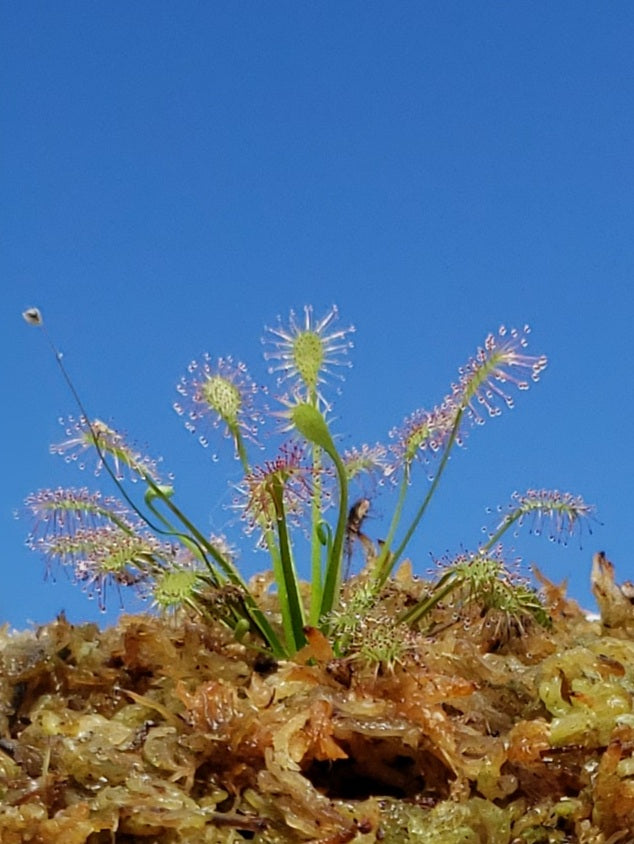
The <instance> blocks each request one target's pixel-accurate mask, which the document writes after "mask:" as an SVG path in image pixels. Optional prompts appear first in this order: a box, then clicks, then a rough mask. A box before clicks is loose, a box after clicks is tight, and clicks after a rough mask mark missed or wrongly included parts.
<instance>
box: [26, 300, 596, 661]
mask: <svg viewBox="0 0 634 844" xmlns="http://www.w3.org/2000/svg"><path fill="white" fill-rule="evenodd" d="M24 318H25V319H26V321H27V322H28V323H29V324H31V325H34V326H37V327H38V328H39V329H40V330H42V331H44V332H45V336H46V338H47V340H48V343H49V345H50V347H51V349H52V351H53V354H54V355H55V358H56V360H57V363H58V365H59V367H60V369H61V372H62V374H63V376H64V378H65V380H66V382H67V384H68V386H69V388H70V391H71V393H72V395H73V398H74V401H75V404H76V406H77V411H78V413H77V414H76V416H75V417H69V418H68V420H67V421H66V439H65V441H64V442H62V443H60V444H57V445H54V446H52V448H51V450H52V452H53V453H56V454H60V455H63V456H64V457H65V459H66V460H68V461H76V462H77V463H78V464H79V465H80V466H82V467H83V466H84V465H86V463H87V461H88V460H89V459H90V458H91V456H92V458H93V459H94V460H95V461H96V474H99V473H101V475H102V477H105V476H106V475H107V476H109V479H110V481H111V482H112V483H113V484H114V487H115V489H116V493H117V495H116V496H110V495H108V496H106V495H104V494H102V493H101V492H100V491H98V490H89V489H88V488H86V487H84V486H82V487H79V488H73V489H54V490H51V489H47V490H42V491H40V492H37V493H35V494H33V495H31V496H29V498H28V499H27V501H26V504H27V507H28V510H29V511H30V513H31V514H32V517H33V527H32V530H31V532H30V534H29V537H28V544H29V546H30V547H31V548H32V549H33V550H35V551H38V552H40V553H41V554H42V555H43V556H44V559H45V561H46V566H47V570H50V569H51V568H52V567H53V566H56V565H60V564H61V566H63V567H66V568H67V569H68V570H70V571H71V573H72V577H73V579H74V580H76V581H77V582H78V583H79V584H81V585H82V586H83V587H84V588H85V589H86V590H87V591H88V592H89V593H91V594H96V595H97V596H98V598H99V600H100V603H101V604H102V605H103V602H104V600H105V594H106V591H107V590H108V589H110V588H112V587H115V588H116V589H119V590H120V589H121V588H122V587H130V588H133V589H135V590H137V591H138V592H139V593H141V594H142V595H143V596H144V597H147V599H148V600H150V601H151V603H152V605H153V606H154V607H155V608H157V609H158V610H160V611H165V612H175V613H179V612H182V611H186V610H190V611H193V612H195V613H197V614H199V615H200V616H202V617H203V618H206V619H209V620H210V621H211V620H216V621H220V622H221V623H223V624H224V625H226V626H227V627H228V628H230V629H231V630H232V631H233V633H234V634H235V636H236V638H237V639H239V640H240V641H242V642H243V643H245V644H246V645H248V646H250V647H253V648H257V649H260V650H263V651H265V652H267V653H270V654H271V655H272V656H273V657H274V658H277V659H281V658H289V657H292V656H293V655H294V654H296V653H297V652H298V651H300V650H302V649H304V648H307V647H308V643H309V642H312V643H313V644H314V641H315V636H317V637H318V638H319V639H320V640H321V641H322V642H326V643H327V647H328V648H329V649H330V652H331V653H332V654H334V655H337V656H345V655H347V654H349V653H350V652H352V651H353V650H354V648H355V647H359V642H360V641H363V642H364V643H365V648H366V653H367V654H369V655H370V656H371V657H372V656H374V657H375V658H376V659H377V660H379V661H381V660H387V661H388V662H389V661H391V660H392V659H398V653H399V649H398V646H397V645H395V642H397V638H395V637H392V639H390V637H389V635H386V633H385V627H386V624H387V625H388V626H391V627H392V628H393V629H399V630H401V631H405V633H403V634H402V640H403V641H404V640H405V638H406V636H407V631H408V630H411V631H412V632H415V631H416V630H421V629H425V626H426V625H427V624H428V623H429V618H430V614H431V613H432V611H433V610H434V608H437V607H439V606H442V605H443V602H447V601H449V600H451V601H452V602H453V605H454V608H457V610H458V611H460V610H462V611H467V610H468V608H469V606H470V605H471V604H473V603H474V602H478V604H479V606H481V607H482V606H483V607H484V608H485V609H487V608H493V609H495V610H497V611H499V612H501V613H503V614H505V616H506V617H507V618H508V619H512V620H514V621H515V622H516V623H517V624H520V625H521V624H523V623H526V622H527V621H528V622H530V623H537V624H543V625H547V624H548V623H549V618H548V614H547V612H546V610H545V608H544V607H543V605H542V603H541V602H540V600H539V597H538V595H537V594H536V592H535V591H534V589H533V588H532V587H531V586H530V585H529V584H528V583H527V582H526V581H525V580H524V579H521V578H518V577H517V576H516V575H515V574H513V573H512V572H511V571H510V569H509V567H507V565H506V564H505V562H504V557H503V551H502V546H501V540H502V538H503V536H504V534H505V533H506V532H507V531H509V530H510V529H513V530H515V529H517V527H519V526H521V525H522V524H523V523H526V522H528V523H529V525H530V527H531V529H532V530H533V531H535V532H541V531H544V530H545V531H546V532H548V534H549V535H550V537H551V538H554V539H565V537H566V536H568V535H570V534H571V533H572V532H573V531H574V530H575V529H576V527H577V526H578V525H579V523H580V520H581V519H582V518H584V517H586V516H588V515H589V514H590V511H591V508H590V507H589V506H588V505H586V504H585V503H584V502H583V500H582V499H581V498H579V497H577V496H574V495H571V494H569V493H561V492H558V491H550V490H528V491H527V492H525V493H522V494H519V493H515V494H514V496H513V498H512V500H511V502H510V504H509V505H508V506H507V507H506V508H501V510H500V512H501V517H500V520H499V523H498V524H497V525H495V526H494V528H493V529H492V530H491V532H490V533H489V535H488V538H487V540H486V541H485V542H483V543H480V544H479V546H478V547H477V548H476V550H474V551H473V552H472V553H469V554H462V555H460V556H459V557H458V558H456V559H455V560H452V561H449V562H448V563H447V564H446V565H445V566H444V567H443V568H442V570H441V571H440V572H439V574H438V576H437V577H436V578H435V579H434V580H433V581H432V582H430V583H421V586H420V589H419V590H418V592H417V594H415V595H411V594H410V595H409V596H408V598H407V600H406V601H403V602H402V604H401V605H400V608H399V610H398V612H396V615H394V613H393V610H389V611H387V613H385V614H384V616H383V617H382V616H381V614H380V613H378V614H377V613H376V608H377V607H379V606H381V604H382V602H384V601H386V596H389V595H391V594H393V593H394V590H395V589H397V588H398V578H396V579H395V574H396V572H397V567H398V566H400V564H401V563H403V562H404V561H405V557H404V555H405V552H406V550H407V548H408V545H409V543H410V541H411V539H412V536H413V535H414V533H415V532H416V531H417V530H418V529H419V527H420V525H421V522H422V521H423V519H424V517H425V514H426V511H427V509H428V506H429V503H430V501H431V499H432V497H433V496H434V493H435V492H436V489H437V488H438V484H439V482H440V480H441V477H442V475H443V473H444V471H445V468H446V466H447V461H448V459H449V456H450V454H451V452H452V450H453V449H454V447H455V446H456V445H459V444H460V442H461V440H462V439H463V437H464V435H465V432H466V429H467V428H468V427H469V426H471V425H482V424H483V423H484V421H485V420H486V419H487V417H490V416H498V415H499V414H500V413H501V412H502V411H503V410H504V409H505V408H510V407H512V406H513V404H514V400H515V394H516V393H517V392H521V391H525V390H527V389H528V388H529V386H530V384H531V383H532V382H536V381H538V380H539V377H540V374H541V373H542V371H543V370H544V368H545V367H546V363H547V361H546V358H545V357H544V356H532V355H529V354H527V351H526V349H527V345H528V334H529V330H528V328H527V327H524V328H523V329H521V330H515V329H513V330H507V329H505V328H501V329H500V330H499V331H498V332H497V333H495V334H489V335H488V336H487V338H486V339H485V342H484V344H483V345H482V347H481V348H479V349H478V350H477V352H476V354H475V355H474V356H473V357H472V358H471V359H469V360H468V361H467V363H466V364H465V365H464V366H463V367H462V368H461V369H460V370H459V375H458V378H457V380H456V382H455V383H454V384H452V385H451V388H450V390H449V391H448V394H447V395H446V396H445V397H444V398H443V399H442V401H441V402H440V403H439V404H437V405H435V406H432V407H430V408H428V409H417V410H414V411H413V412H412V413H411V414H410V415H409V416H408V417H407V418H406V419H405V420H404V421H403V422H402V424H400V425H397V426H396V427H395V428H394V429H393V430H392V431H391V432H390V441H389V443H387V444H377V445H374V446H369V445H367V444H364V445H360V446H358V447H356V448H352V449H349V450H347V451H343V452H342V451H340V450H339V449H338V448H337V446H336V444H335V434H334V432H333V430H332V428H333V423H332V422H331V410H332V393H333V390H332V382H333V381H336V380H341V378H342V375H341V371H342V369H343V368H345V367H347V366H349V365H350V362H349V354H350V351H351V349H352V343H351V340H350V335H351V333H352V331H353V329H352V328H340V327H339V326H338V313H337V309H336V308H334V307H333V308H332V309H331V310H329V311H328V312H327V313H326V315H325V316H323V317H322V318H320V319H317V318H316V317H315V315H314V313H313V309H312V308H311V307H305V308H304V310H303V313H302V315H301V318H300V317H299V316H298V315H296V314H295V313H293V312H291V315H290V319H289V321H288V323H284V322H283V321H282V320H279V319H278V322H277V324H276V325H274V326H273V327H271V328H268V329H266V335H265V338H264V347H265V351H264V357H265V359H266V360H267V361H268V364H269V374H270V375H271V376H272V378H273V380H274V386H273V388H272V389H271V390H270V391H267V393H265V392H264V391H263V390H262V389H261V388H259V387H258V386H257V385H256V383H255V382H254V381H253V380H252V379H251V377H250V376H249V373H248V371H247V368H246V367H245V366H244V365H243V364H242V363H239V362H236V361H235V360H234V359H232V358H230V357H220V358H214V357H211V356H210V355H208V354H205V355H203V356H202V357H201V358H200V359H198V360H195V361H192V362H191V363H190V364H189V366H188V367H187V369H186V372H185V374H184V375H183V376H182V378H181V379H180V381H179V382H178V384H177V388H176V389H177V400H176V401H175V402H174V409H175V411H176V412H177V413H178V414H179V416H180V417H181V418H182V420H183V422H184V424H185V427H186V428H187V429H188V430H189V431H191V432H193V433H194V434H195V435H196V436H197V437H198V439H199V440H200V442H201V444H202V445H204V446H207V445H208V444H209V441H210V439H211V438H213V437H221V436H222V435H224V437H225V444H226V447H227V448H229V449H231V450H232V451H233V453H234V455H235V458H236V460H238V461H239V463H240V466H241V471H242V473H243V477H242V481H241V482H240V483H239V484H238V485H237V487H236V488H235V489H234V503H233V506H234V507H235V508H236V509H237V510H238V511H239V512H240V515H241V521H242V525H243V527H244V531H245V533H246V534H247V535H248V536H249V537H250V538H251V539H252V541H253V543H254V545H257V546H259V547H261V548H264V549H265V550H266V552H267V553H268V555H269V557H270V573H269V574H268V575H266V576H260V577H256V578H253V579H252V580H251V581H247V580H246V579H245V577H244V576H243V574H242V573H241V571H240V569H239V567H238V566H237V564H236V563H235V561H234V555H233V552H232V550H231V547H230V545H229V543H228V541H227V540H226V539H225V538H224V537H220V536H209V535H207V534H205V533H204V532H203V531H201V530H200V529H199V528H198V527H197V526H196V525H195V524H194V523H193V522H192V521H191V520H190V519H189V518H188V516H187V515H186V514H185V513H184V512H183V510H182V509H181V507H180V506H179V504H178V499H177V495H176V491H175V487H174V485H173V483H172V482H171V481H169V482H168V481H166V479H165V478H163V477H162V474H161V470H160V466H159V462H158V461H155V460H153V459H151V458H149V457H147V456H146V455H144V454H142V453H141V452H140V451H139V450H138V449H137V448H136V447H135V446H134V445H132V444H131V443H130V442H129V441H128V440H127V438H126V437H124V436H123V435H122V434H121V433H119V432H118V431H116V430H114V429H113V428H112V427H110V426H109V425H106V424H105V423H104V422H103V421H101V420H99V419H96V418H94V417H91V416H90V415H89V414H88V412H87V411H86V409H85V406H84V404H83V401H82V399H81V398H80V396H79V395H78V393H77V391H76V389H75V387H74V385H73V382H72V380H71V379H70V377H69V374H68V371H67V369H66V366H65V364H64V363H63V362H62V358H61V355H60V354H59V352H58V351H57V349H56V347H55V345H54V343H53V342H52V340H51V339H50V336H49V334H48V333H47V332H46V327H45V325H44V322H43V320H42V316H41V314H40V312H39V310H38V309H37V308H30V309H29V310H27V311H26V312H25V313H24ZM270 396H275V398H274V399H272V398H270ZM267 423H268V424H269V425H272V426H274V427H275V428H276V430H277V431H278V432H280V433H282V434H283V435H284V436H285V440H284V442H283V444H282V446H281V447H280V448H279V450H278V451H277V453H275V454H273V455H270V456H269V457H268V458H266V459H262V448H261V445H260V441H261V432H262V428H263V426H265V425H266V424H267ZM419 463H422V464H424V466H425V471H419V467H418V466H417V464H419ZM213 469H217V465H216V464H212V470H213ZM365 475H368V476H371V477H373V478H374V482H375V483H380V484H383V485H384V487H386V488H387V489H389V490H391V491H392V493H393V496H394V499H395V503H394V508H393V511H392V515H391V520H390V522H389V526H388V528H387V533H386V535H385V537H384V538H383V539H381V540H377V541H374V540H373V539H371V538H370V537H369V536H367V535H366V533H365V531H364V527H365V525H364V520H365V518H366V516H367V514H368V511H369V508H370V501H369V499H367V498H359V499H356V500H355V499H353V498H352V496H351V493H350V488H351V486H352V484H353V483H357V482H358V481H359V479H360V478H363V476H365ZM168 480H169V479H168ZM130 481H136V482H137V484H136V486H134V487H131V486H130ZM408 498H412V499H413V500H414V503H415V506H414V508H413V512H414V515H413V517H411V518H409V517H408V518H407V519H406V518H405V515H404V514H405V512H410V510H411V509H412V508H409V509H408V510H407V511H406V508H405V503H406V500H407V499H408ZM355 545H358V546H359V547H360V548H361V549H362V552H363V556H364V560H365V562H364V566H363V570H362V572H361V573H360V574H359V575H357V576H356V578H355V579H354V585H353V587H351V586H350V581H349V580H348V578H347V567H348V562H349V558H350V554H351V551H352V548H353V546H355ZM300 570H301V571H306V570H308V571H309V572H310V576H309V580H308V583H305V582H303V581H302V580H301V579H300V577H299V574H298V572H299V571H300ZM458 614H459V613H456V612H455V613H454V615H455V616H456V617H457V615H458ZM388 616H389V619H388ZM377 619H378V620H379V621H377ZM386 619H387V621H386ZM373 625H374V627H373ZM377 630H379V634H377Z"/></svg>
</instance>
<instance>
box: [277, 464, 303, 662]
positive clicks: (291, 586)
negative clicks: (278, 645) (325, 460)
mask: <svg viewBox="0 0 634 844" xmlns="http://www.w3.org/2000/svg"><path fill="white" fill-rule="evenodd" d="M270 491H271V498H272V499H273V506H274V507H275V519H276V526H277V535H278V540H279V551H280V569H281V579H278V583H277V588H278V593H279V600H280V607H281V610H282V622H283V624H284V631H285V633H286V636H287V641H288V643H289V645H290V647H291V651H292V653H295V652H296V651H297V650H299V648H301V647H303V646H304V645H305V644H306V637H305V635H304V624H305V621H304V608H303V606H302V601H301V597H300V594H299V583H298V580H297V573H296V571H295V566H294V564H293V557H292V552H291V545H290V541H289V536H288V526H287V524H286V513H285V511H284V485H283V482H282V481H281V480H280V479H279V478H277V477H274V478H273V480H272V482H271V488H270Z"/></svg>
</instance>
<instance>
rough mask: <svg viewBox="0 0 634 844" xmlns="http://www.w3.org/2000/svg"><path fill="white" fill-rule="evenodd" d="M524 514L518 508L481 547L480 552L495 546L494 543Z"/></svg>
mask: <svg viewBox="0 0 634 844" xmlns="http://www.w3.org/2000/svg"><path fill="white" fill-rule="evenodd" d="M523 514H524V510H523V509H522V508H521V507H518V508H517V509H516V510H515V511H514V512H513V513H512V514H511V515H510V516H509V517H508V518H507V519H505V520H504V522H503V523H502V524H501V525H500V527H499V528H498V529H497V530H496V532H495V533H494V534H493V536H492V537H491V538H490V539H489V541H488V542H487V543H486V544H485V545H483V546H482V548H481V551H482V552H484V551H490V550H491V548H493V546H494V545H495V543H496V542H497V541H498V540H499V539H500V537H501V536H503V535H504V534H505V533H506V531H507V530H508V529H509V528H510V527H511V525H512V524H514V523H515V522H516V521H517V520H518V519H519V518H521V516H522V515H523Z"/></svg>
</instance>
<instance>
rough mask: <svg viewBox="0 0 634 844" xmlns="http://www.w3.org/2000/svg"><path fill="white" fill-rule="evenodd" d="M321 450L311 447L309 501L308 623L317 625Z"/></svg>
mask: <svg viewBox="0 0 634 844" xmlns="http://www.w3.org/2000/svg"><path fill="white" fill-rule="evenodd" d="M321 465H322V460H321V448H320V447H319V446H318V445H313V470H314V480H313V495H312V501H311V548H310V616H309V617H310V623H311V625H315V624H317V621H318V620H319V609H320V607H321V595H322V585H323V584H322V571H321V556H322V547H323V546H322V542H321V539H320V536H319V525H320V522H321Z"/></svg>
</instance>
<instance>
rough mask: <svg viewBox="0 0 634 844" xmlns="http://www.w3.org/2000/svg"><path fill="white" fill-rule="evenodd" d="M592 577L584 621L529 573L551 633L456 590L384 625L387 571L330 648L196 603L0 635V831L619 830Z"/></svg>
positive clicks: (509, 835)
mask: <svg viewBox="0 0 634 844" xmlns="http://www.w3.org/2000/svg"><path fill="white" fill-rule="evenodd" d="M594 583H595V591H596V594H597V598H598V599H599V603H600V606H601V610H602V613H603V623H602V622H601V621H600V620H598V621H589V620H588V619H587V618H586V616H585V615H584V613H582V612H581V610H580V609H579V608H578V607H577V605H576V604H574V602H572V601H570V600H568V599H566V598H565V596H564V595H563V591H562V590H561V589H559V588H558V587H556V586H554V585H552V584H549V583H547V582H544V584H543V592H544V598H545V607H546V609H547V611H548V613H549V615H550V618H551V619H552V624H551V625H550V626H549V627H544V626H542V625H540V624H538V623H537V622H536V621H535V620H534V619H532V618H530V617H527V618H526V619H524V620H522V619H518V618H515V617H513V618H510V617H508V616H507V615H505V614H504V613H501V612H500V611H499V610H497V609H495V608H488V609H482V608H478V607H477V606H474V605H473V604H472V603H468V604H465V608H461V607H459V606H458V607H457V606H456V605H455V603H454V604H446V605H439V606H437V607H436V608H435V609H434V613H433V615H432V617H431V618H428V619H426V626H425V628H424V629H421V630H419V631H418V632H412V631H411V630H410V631H408V632H407V633H406V632H405V631H404V630H401V629H400V628H398V627H396V628H392V630H391V631H390V626H389V618H390V617H392V618H393V617H395V615H396V612H395V608H396V607H397V606H398V605H400V606H401V607H406V606H407V605H408V603H410V602H411V601H412V600H413V599H414V598H419V596H420V595H421V592H422V590H424V584H423V583H422V582H421V581H418V580H416V579H415V578H412V577H411V575H409V573H408V571H407V569H405V570H403V571H402V572H401V573H400V574H399V576H398V577H397V578H396V579H395V581H393V584H392V586H391V587H390V589H389V590H387V594H386V596H385V598H384V599H383V602H382V604H383V605H381V604H379V605H378V607H377V608H376V609H375V610H374V611H373V612H374V615H373V616H371V617H370V616H369V617H368V619H367V624H366V626H365V628H364V626H363V625H361V627H360V628H359V629H360V630H361V631H363V629H365V630H366V632H367V637H368V641H369V642H370V647H368V648H366V649H364V647H363V641H362V636H361V637H360V638H359V641H358V642H356V643H355V642H352V644H351V648H350V651H349V655H348V656H347V657H346V658H345V659H337V658H336V657H335V656H334V654H333V652H332V650H331V648H330V646H329V644H328V641H327V639H326V638H325V637H324V635H323V634H322V633H319V632H317V631H315V630H308V631H307V638H308V645H307V646H306V647H305V648H304V649H303V650H301V651H300V652H299V653H298V654H297V656H296V657H295V658H294V659H293V660H292V661H285V662H278V663H275V662H273V661H272V660H270V659H269V658H267V657H266V656H265V655H264V654H263V653H262V652H258V651H256V650H254V649H253V648H248V647H247V646H245V645H243V644H238V643H236V642H235V641H234V640H233V639H232V638H231V637H230V635H229V634H228V633H226V632H225V631H224V630H223V629H221V628H220V627H217V628H216V627H214V626H213V625H210V624H208V623H202V622H201V621H199V620H196V619H195V618H194V617H193V616H192V617H185V616H182V617H176V618H170V619H166V620H161V619H158V618H154V617H151V616H147V617H146V616H142V617H127V618H123V619H122V620H121V621H120V622H119V624H118V625H117V626H116V627H114V628H111V629H108V630H105V631H103V632H101V631H99V629H98V628H97V627H96V626H93V625H83V626H80V627H74V626H72V625H71V624H69V623H68V622H67V621H66V620H65V619H64V618H59V619H58V620H57V621H56V622H54V623H52V624H50V625H47V626H45V627H42V628H40V629H38V630H37V631H35V632H32V633H20V634H14V633H11V634H10V633H9V632H8V631H4V632H2V633H0V668H1V677H0V736H1V738H0V842H2V844H19V843H20V842H35V843H36V844H55V843H56V842H59V844H84V842H86V843H87V844H101V842H103V844H110V842H121V843H122V844H123V842H136V841H139V842H157V843H158V842H161V844H163V842H165V844H172V842H173V844H176V843H177V842H179V844H180V842H183V844H198V842H204V843H205V844H211V842H222V844H233V842H243V841H245V840H250V841H254V842H257V843H258V844H284V842H295V841H297V842H300V841H313V842H320V844H343V842H359V844H371V843H372V842H383V844H397V842H398V844H400V842H403V843H404V844H408V843H409V844H414V842H420V844H423V842H425V844H426V842H430V841H431V842H434V844H476V843H480V842H481V844H485V842H486V844H511V842H513V843H514V842H526V844H535V842H572V841H579V842H586V844H613V842H617V841H618V842H624V841H632V840H634V839H633V835H634V832H633V831H634V755H633V750H634V705H633V700H634V638H633V637H632V628H631V622H632V618H633V617H634V616H633V615H632V611H631V604H630V605H629V609H628V606H627V605H626V604H625V603H621V598H622V597H625V598H626V599H627V591H625V592H624V591H622V590H617V589H616V587H615V586H614V582H613V579H612V578H611V569H610V568H609V564H608V563H607V561H605V560H604V559H603V558H597V559H596V560H595V578H594ZM354 589H355V585H354V582H351V583H350V584H349V585H348V586H347V589H346V591H347V593H348V594H349V595H350V596H352V595H353V594H354ZM455 597H456V596H453V599H455ZM344 605H345V600H344ZM381 613H382V614H381ZM272 617H274V616H272ZM606 620H607V623H608V624H609V625H611V626H607V625H606ZM359 629H358V630H357V632H356V634H355V635H357V636H359ZM390 637H392V641H390ZM399 637H402V638H401V639H400V640H399ZM383 646H384V647H385V651H384V653H385V654H386V656H385V658H383V657H382V651H381V647H383Z"/></svg>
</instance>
